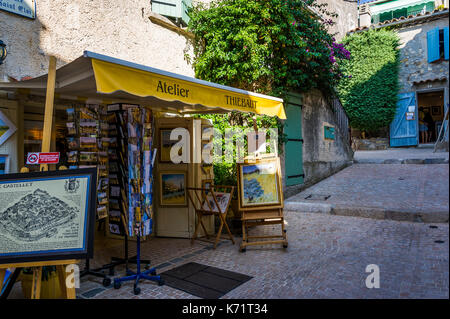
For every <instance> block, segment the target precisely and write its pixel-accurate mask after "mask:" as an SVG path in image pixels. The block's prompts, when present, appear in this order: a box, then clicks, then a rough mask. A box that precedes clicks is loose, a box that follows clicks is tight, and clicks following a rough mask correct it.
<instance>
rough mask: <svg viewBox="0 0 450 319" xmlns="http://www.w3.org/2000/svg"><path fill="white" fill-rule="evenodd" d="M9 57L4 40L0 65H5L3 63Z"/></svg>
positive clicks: (0, 47) (0, 52)
mask: <svg viewBox="0 0 450 319" xmlns="http://www.w3.org/2000/svg"><path fill="white" fill-rule="evenodd" d="M7 55H8V50H6V44H4V43H3V41H2V40H0V64H3V61H5V59H6V56H7Z"/></svg>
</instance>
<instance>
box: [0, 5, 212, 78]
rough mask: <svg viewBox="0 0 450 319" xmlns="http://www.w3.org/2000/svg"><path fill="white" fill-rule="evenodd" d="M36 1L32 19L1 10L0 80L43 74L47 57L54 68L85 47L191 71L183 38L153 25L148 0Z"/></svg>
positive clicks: (158, 65)
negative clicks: (3, 51) (1, 57)
mask: <svg viewBox="0 0 450 319" xmlns="http://www.w3.org/2000/svg"><path fill="white" fill-rule="evenodd" d="M204 1H205V0H202V2H204ZM36 5H37V8H36V16H37V17H36V20H31V19H27V18H24V17H21V16H18V15H14V14H11V13H7V12H4V11H0V39H1V40H2V41H3V42H5V43H6V45H7V47H8V57H7V60H6V61H5V63H4V64H3V65H1V66H0V80H2V81H4V80H7V76H10V77H13V78H15V79H17V80H20V79H21V78H23V77H25V76H31V77H35V76H38V75H41V74H44V73H46V72H47V68H48V55H55V56H56V57H57V58H58V67H59V66H61V65H62V64H64V63H68V62H70V61H72V60H74V59H75V58H77V57H79V56H80V55H82V54H83V51H84V50H89V51H94V52H97V53H101V54H106V55H110V56H114V57H117V58H120V59H125V60H129V61H132V62H135V63H139V64H144V65H148V66H152V67H156V68H160V69H163V70H167V71H171V72H176V73H179V74H184V75H188V76H193V75H194V72H193V70H192V67H191V66H190V65H189V64H188V63H187V62H186V61H185V59H184V50H185V49H186V38H185V37H184V36H182V35H179V34H177V33H175V32H173V31H170V30H168V29H166V28H164V27H161V26H159V25H157V24H154V23H152V22H151V21H150V20H149V15H150V12H151V5H150V1H148V0H126V1H114V2H112V1H109V0H96V1H92V0H38V1H36Z"/></svg>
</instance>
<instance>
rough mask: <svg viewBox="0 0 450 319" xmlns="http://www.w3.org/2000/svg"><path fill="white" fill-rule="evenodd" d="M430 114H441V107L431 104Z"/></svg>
mask: <svg viewBox="0 0 450 319" xmlns="http://www.w3.org/2000/svg"><path fill="white" fill-rule="evenodd" d="M431 115H441V107H440V106H432V107H431Z"/></svg>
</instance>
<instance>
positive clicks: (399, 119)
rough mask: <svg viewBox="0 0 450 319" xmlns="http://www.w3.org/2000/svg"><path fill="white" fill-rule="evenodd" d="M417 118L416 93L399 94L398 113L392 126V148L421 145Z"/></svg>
mask: <svg viewBox="0 0 450 319" xmlns="http://www.w3.org/2000/svg"><path fill="white" fill-rule="evenodd" d="M407 113H408V114H407ZM411 113H414V114H413V117H411V115H412V114H411ZM417 116H418V114H417V107H416V93H415V92H408V93H402V94H399V97H398V104H397V113H396V114H395V118H394V120H393V121H392V123H391V126H390V136H391V142H390V143H391V147H399V146H411V145H417V144H418V143H419V134H418V119H417Z"/></svg>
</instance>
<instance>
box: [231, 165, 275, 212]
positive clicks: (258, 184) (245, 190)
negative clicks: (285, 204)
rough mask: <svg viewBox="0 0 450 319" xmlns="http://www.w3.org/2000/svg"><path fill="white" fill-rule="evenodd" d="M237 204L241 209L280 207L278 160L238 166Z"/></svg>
mask: <svg viewBox="0 0 450 319" xmlns="http://www.w3.org/2000/svg"><path fill="white" fill-rule="evenodd" d="M238 174H239V178H238V183H239V198H240V201H239V204H240V207H241V208H242V209H248V208H253V207H262V206H265V207H267V206H274V205H275V206H280V205H282V191H281V178H280V176H281V174H280V163H279V159H278V158H273V159H260V160H256V161H255V162H254V163H250V162H249V163H243V164H239V165H238Z"/></svg>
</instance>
